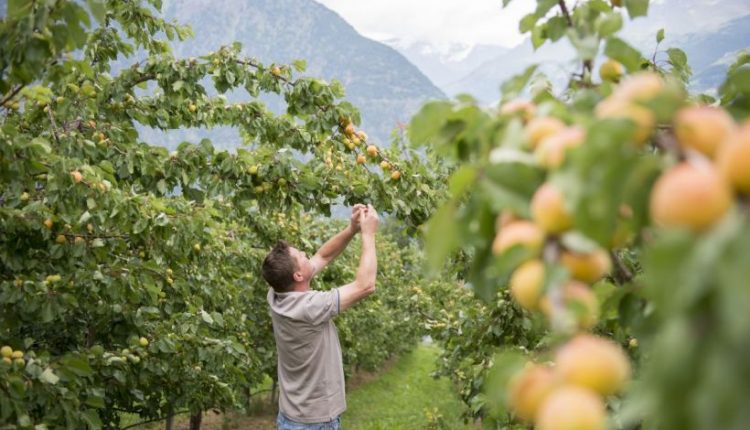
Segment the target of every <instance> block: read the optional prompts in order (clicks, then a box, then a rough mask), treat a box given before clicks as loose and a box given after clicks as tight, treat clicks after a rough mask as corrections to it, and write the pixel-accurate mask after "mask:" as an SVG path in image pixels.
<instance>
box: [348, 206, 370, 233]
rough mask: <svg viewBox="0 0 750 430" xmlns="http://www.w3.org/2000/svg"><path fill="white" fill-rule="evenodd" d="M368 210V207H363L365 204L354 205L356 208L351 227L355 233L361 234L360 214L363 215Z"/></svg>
mask: <svg viewBox="0 0 750 430" xmlns="http://www.w3.org/2000/svg"><path fill="white" fill-rule="evenodd" d="M366 209H367V206H365V205H363V204H360V203H357V204H356V205H354V207H353V208H352V221H351V226H352V230H353V231H354V232H355V233H356V232H359V229H360V224H359V222H360V214H361V213H362V212H364V211H365V210H366Z"/></svg>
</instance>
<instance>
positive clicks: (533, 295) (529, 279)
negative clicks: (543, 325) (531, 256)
mask: <svg viewBox="0 0 750 430" xmlns="http://www.w3.org/2000/svg"><path fill="white" fill-rule="evenodd" d="M543 287H544V263H542V262H541V261H539V260H531V261H527V262H525V263H523V264H521V265H520V266H518V268H517V269H516V270H515V271H514V272H513V275H511V277H510V294H511V295H512V296H513V298H514V299H515V300H516V301H517V302H518V304H519V305H521V306H522V307H523V308H525V309H527V310H530V311H534V310H536V309H538V308H539V299H540V298H541V297H542V289H543Z"/></svg>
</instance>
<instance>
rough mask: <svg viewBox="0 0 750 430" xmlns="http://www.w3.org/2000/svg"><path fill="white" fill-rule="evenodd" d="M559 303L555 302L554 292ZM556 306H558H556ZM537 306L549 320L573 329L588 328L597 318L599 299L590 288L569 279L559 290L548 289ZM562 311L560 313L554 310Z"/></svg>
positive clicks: (593, 324)
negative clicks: (557, 295) (559, 322)
mask: <svg viewBox="0 0 750 430" xmlns="http://www.w3.org/2000/svg"><path fill="white" fill-rule="evenodd" d="M556 293H557V294H559V298H560V299H561V303H559V304H558V303H555V300H556V298H555V296H554V295H555V294H556ZM556 306H558V308H556ZM539 308H540V309H541V310H542V312H543V313H544V314H545V315H546V316H547V318H549V319H550V320H553V321H554V320H557V321H562V322H563V323H564V325H566V326H571V327H573V328H575V329H583V330H588V329H590V328H592V327H594V326H595V325H596V323H597V321H598V320H599V300H597V298H596V295H595V294H594V292H593V291H591V288H589V287H588V286H587V285H586V284H582V283H580V282H578V281H569V282H566V283H565V284H564V285H562V286H561V287H560V290H559V291H557V292H555V291H550V292H549V293H547V294H546V295H545V296H544V297H543V298H542V299H541V300H540V301H539ZM558 309H559V310H560V311H562V313H561V314H559V315H558V314H555V312H557V311H558Z"/></svg>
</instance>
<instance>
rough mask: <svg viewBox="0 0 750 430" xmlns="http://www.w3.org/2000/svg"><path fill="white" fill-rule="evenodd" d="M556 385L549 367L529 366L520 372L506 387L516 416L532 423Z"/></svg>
mask: <svg viewBox="0 0 750 430" xmlns="http://www.w3.org/2000/svg"><path fill="white" fill-rule="evenodd" d="M556 385H557V381H556V378H555V374H554V372H553V371H552V369H550V368H549V367H545V366H540V365H537V364H535V365H531V366H529V367H526V368H524V369H523V370H521V371H520V372H519V373H518V374H517V375H515V376H514V377H513V379H511V381H510V384H509V385H508V399H509V401H510V402H509V403H510V406H511V408H512V409H513V411H514V412H515V414H516V416H518V417H519V418H521V419H522V420H523V421H526V422H533V421H534V416H535V415H536V413H537V411H538V410H539V407H540V406H541V405H542V403H543V402H544V400H545V399H546V398H547V396H549V395H550V394H551V393H552V392H553V391H554V390H555V387H556Z"/></svg>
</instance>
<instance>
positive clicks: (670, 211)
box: [650, 162, 732, 231]
mask: <svg viewBox="0 0 750 430" xmlns="http://www.w3.org/2000/svg"><path fill="white" fill-rule="evenodd" d="M731 205H732V192H731V189H730V187H729V184H727V183H726V182H725V181H724V180H723V179H722V178H721V176H720V175H719V173H718V172H717V171H716V169H715V168H714V167H713V166H711V165H700V166H698V165H694V164H690V163H687V162H684V163H681V164H679V165H677V166H675V167H672V168H671V169H670V170H668V171H667V172H665V173H664V174H662V175H661V176H660V177H659V179H658V180H657V181H656V183H655V184H654V187H653V189H652V190H651V206H650V212H651V219H653V221H654V222H655V223H656V224H657V225H660V226H663V227H686V228H689V229H691V230H693V231H702V230H705V229H706V228H708V227H710V226H711V225H712V224H713V223H715V222H716V221H717V220H719V219H720V218H721V217H722V216H724V214H725V213H726V212H727V211H728V210H729V208H730V206H731Z"/></svg>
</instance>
